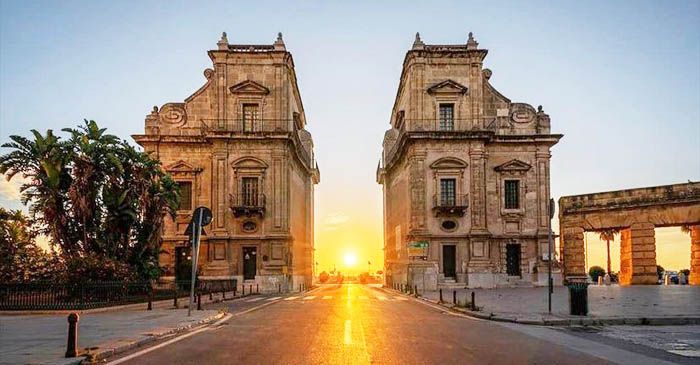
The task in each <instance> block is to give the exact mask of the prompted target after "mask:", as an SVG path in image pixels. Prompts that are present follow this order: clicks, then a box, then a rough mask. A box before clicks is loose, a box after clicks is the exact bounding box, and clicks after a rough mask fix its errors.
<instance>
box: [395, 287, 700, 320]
mask: <svg viewBox="0 0 700 365" xmlns="http://www.w3.org/2000/svg"><path fill="white" fill-rule="evenodd" d="M381 289H383V290H385V291H389V292H393V293H399V294H401V295H403V296H407V297H411V298H416V297H414V296H412V295H410V294H405V293H402V292H399V291H396V290H394V289H390V288H385V287H382V288H381ZM416 299H420V300H423V301H426V302H429V303H432V304H436V305H439V306H441V307H443V308H445V309H448V310H450V311H453V312H458V313H461V314H464V315H467V316H470V317H474V318H478V319H486V320H489V321H494V322H508V323H517V324H525V325H535V326H563V327H570V326H614V325H632V326H684V325H698V324H700V316H690V317H615V318H595V317H594V318H590V317H581V318H561V319H557V318H552V319H532V318H527V319H525V318H517V317H506V316H502V315H497V314H494V313H489V314H486V313H485V312H474V311H471V310H468V309H464V308H455V307H454V306H451V305H446V304H445V303H439V302H438V301H437V300H432V299H428V298H425V297H422V296H419V297H417V298H416Z"/></svg>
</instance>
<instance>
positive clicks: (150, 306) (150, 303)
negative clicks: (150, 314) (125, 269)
mask: <svg viewBox="0 0 700 365" xmlns="http://www.w3.org/2000/svg"><path fill="white" fill-rule="evenodd" d="M146 310H149V311H150V310H153V290H151V289H149V290H148V308H146Z"/></svg>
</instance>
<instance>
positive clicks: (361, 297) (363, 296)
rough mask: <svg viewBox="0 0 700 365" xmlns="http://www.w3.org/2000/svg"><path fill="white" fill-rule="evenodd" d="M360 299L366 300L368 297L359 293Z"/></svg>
mask: <svg viewBox="0 0 700 365" xmlns="http://www.w3.org/2000/svg"><path fill="white" fill-rule="evenodd" d="M360 299H363V300H367V299H369V298H368V297H367V296H366V295H360Z"/></svg>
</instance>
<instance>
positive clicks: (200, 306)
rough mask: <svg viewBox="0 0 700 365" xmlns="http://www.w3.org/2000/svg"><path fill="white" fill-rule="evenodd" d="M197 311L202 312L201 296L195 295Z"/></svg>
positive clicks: (199, 294)
mask: <svg viewBox="0 0 700 365" xmlns="http://www.w3.org/2000/svg"><path fill="white" fill-rule="evenodd" d="M197 310H198V311H201V310H202V294H201V293H197Z"/></svg>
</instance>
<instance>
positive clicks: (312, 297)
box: [304, 295, 316, 300]
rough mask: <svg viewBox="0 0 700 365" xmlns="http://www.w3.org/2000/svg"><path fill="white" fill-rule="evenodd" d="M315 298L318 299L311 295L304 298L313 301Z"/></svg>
mask: <svg viewBox="0 0 700 365" xmlns="http://www.w3.org/2000/svg"><path fill="white" fill-rule="evenodd" d="M314 298H316V296H315V295H309V296H308V297H304V300H312V299H314Z"/></svg>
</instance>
